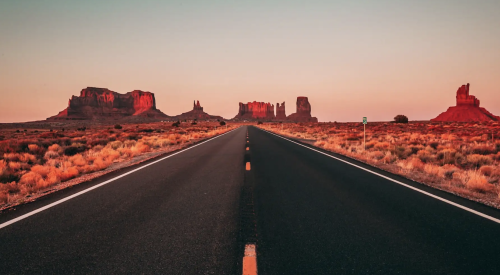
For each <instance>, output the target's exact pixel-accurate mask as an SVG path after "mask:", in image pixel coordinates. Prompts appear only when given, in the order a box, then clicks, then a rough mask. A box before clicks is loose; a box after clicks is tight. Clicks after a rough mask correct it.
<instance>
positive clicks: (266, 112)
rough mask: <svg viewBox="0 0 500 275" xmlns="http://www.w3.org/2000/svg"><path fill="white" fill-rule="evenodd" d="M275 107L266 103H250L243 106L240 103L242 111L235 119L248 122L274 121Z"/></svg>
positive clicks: (240, 110)
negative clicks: (257, 120)
mask: <svg viewBox="0 0 500 275" xmlns="http://www.w3.org/2000/svg"><path fill="white" fill-rule="evenodd" d="M274 118H275V116H274V105H271V103H264V102H256V101H254V102H248V103H247V104H243V103H241V102H240V109H239V111H238V114H237V115H236V116H235V117H234V119H247V120H255V119H261V120H273V119H274Z"/></svg>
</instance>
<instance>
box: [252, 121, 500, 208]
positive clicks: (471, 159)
mask: <svg viewBox="0 0 500 275" xmlns="http://www.w3.org/2000/svg"><path fill="white" fill-rule="evenodd" d="M258 126H259V127H261V128H264V129H266V130H268V131H272V132H275V133H278V134H281V135H285V136H289V137H292V138H298V139H304V140H308V141H309V142H312V143H313V144H314V145H315V146H318V147H321V148H324V149H326V150H329V151H332V152H336V153H339V154H343V155H346V156H349V157H352V158H355V159H358V160H361V161H364V162H366V163H369V164H371V165H374V166H377V167H380V168H382V169H385V170H388V171H390V172H393V173H396V174H400V175H403V176H405V177H407V178H410V179H413V180H417V181H420V182H423V183H425V184H427V185H430V186H434V187H436V188H439V189H443V190H448V191H450V192H453V193H457V194H461V195H463V196H466V197H473V198H475V199H476V200H481V201H484V200H488V202H489V204H490V205H494V206H497V207H498V206H500V185H499V181H500V166H499V161H500V131H499V130H500V126H499V124H498V123H431V122H419V123H409V124H404V125H402V124H392V123H370V124H368V125H367V128H366V129H367V131H366V150H365V149H364V146H363V124H361V123H298V124H295V123H288V124H286V123H285V124H283V126H282V125H281V124H272V123H270V124H263V125H258Z"/></svg>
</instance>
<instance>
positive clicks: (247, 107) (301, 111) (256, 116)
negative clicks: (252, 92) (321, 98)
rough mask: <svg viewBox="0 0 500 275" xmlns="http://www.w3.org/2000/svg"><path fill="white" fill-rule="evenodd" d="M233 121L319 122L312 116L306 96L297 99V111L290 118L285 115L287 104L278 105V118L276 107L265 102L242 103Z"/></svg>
mask: <svg viewBox="0 0 500 275" xmlns="http://www.w3.org/2000/svg"><path fill="white" fill-rule="evenodd" d="M233 120H263V121H290V122H318V119H317V118H315V117H312V116H311V104H309V100H308V99H307V97H305V96H299V97H297V111H296V112H295V113H293V114H291V115H289V116H286V113H285V102H283V103H281V105H280V104H279V103H277V104H276V116H275V115H274V105H272V104H271V103H265V102H256V101H254V102H248V103H246V104H244V103H241V102H240V109H239V111H238V114H237V115H236V116H235V117H234V118H233Z"/></svg>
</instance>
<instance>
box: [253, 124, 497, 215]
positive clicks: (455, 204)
mask: <svg viewBox="0 0 500 275" xmlns="http://www.w3.org/2000/svg"><path fill="white" fill-rule="evenodd" d="M257 128H258V127H257ZM259 129H260V130H262V131H265V132H267V133H269V134H272V135H275V136H277V137H280V138H282V139H285V140H288V141H290V142H292V143H295V144H297V145H300V146H302V147H305V148H307V149H310V150H313V151H315V152H318V153H320V154H323V155H325V156H329V157H331V158H333V159H336V160H338V161H341V162H344V163H347V164H349V165H352V166H354V167H356V168H359V169H361V170H364V171H366V172H369V173H372V174H374V175H377V176H379V177H382V178H384V179H387V180H390V181H392V182H395V183H397V184H400V185H403V186H405V187H408V188H410V189H412V190H415V191H417V192H420V193H422V194H424V195H427V196H429V197H432V198H435V199H437V200H440V201H442V202H445V203H448V204H451V205H453V206H456V207H458V208H461V209H463V210H465V211H468V212H471V213H473V214H476V215H478V216H481V217H483V218H486V219H488V220H491V221H494V222H496V223H499V224H500V220H499V219H497V218H494V217H491V216H488V215H486V214H483V213H481V212H479V211H476V210H474V209H470V208H468V207H465V206H463V205H461V204H458V203H455V202H452V201H449V200H447V199H444V198H441V197H439V196H436V195H434V194H431V193H429V192H426V191H423V190H421V189H418V188H416V187H413V186H411V185H408V184H406V183H403V182H400V181H397V180H395V179H392V178H390V177H387V176H384V175H382V174H379V173H377V172H374V171H372V170H370V169H366V168H364V167H361V166H359V165H356V164H354V163H351V162H348V161H346V160H343V159H340V158H337V157H334V156H332V155H330V154H327V153H324V152H321V151H319V150H316V149H314V148H311V147H308V146H305V145H303V144H300V143H298V142H295V141H293V140H290V139H288V138H285V137H282V136H280V135H277V134H275V133H272V132H269V131H267V130H264V129H261V128H259Z"/></svg>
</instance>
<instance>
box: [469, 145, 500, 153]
mask: <svg viewBox="0 0 500 275" xmlns="http://www.w3.org/2000/svg"><path fill="white" fill-rule="evenodd" d="M472 153H474V154H480V155H491V154H494V153H496V148H494V147H490V146H486V145H482V146H476V147H474V148H472Z"/></svg>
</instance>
